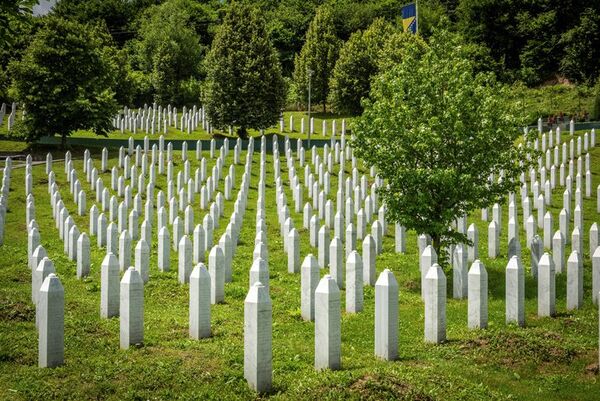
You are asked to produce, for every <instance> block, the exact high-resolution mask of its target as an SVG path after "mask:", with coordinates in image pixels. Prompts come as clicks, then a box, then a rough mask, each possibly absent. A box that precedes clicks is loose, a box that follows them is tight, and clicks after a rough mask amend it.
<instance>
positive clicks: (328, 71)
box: [294, 6, 340, 112]
mask: <svg viewBox="0 0 600 401" xmlns="http://www.w3.org/2000/svg"><path fill="white" fill-rule="evenodd" d="M339 48H340V40H339V39H338V37H337V36H336V33H335V24H334V19H333V13H332V11H331V9H330V8H329V7H327V6H322V7H319V9H318V10H317V14H316V15H315V18H314V19H313V20H312V22H311V23H310V26H309V27H308V32H306V41H305V42H304V46H302V50H301V51H300V54H299V55H298V56H296V59H295V62H294V82H295V84H296V89H297V91H298V95H300V96H301V98H300V99H299V100H300V101H301V102H303V103H304V102H306V100H307V98H308V84H309V74H310V73H311V72H312V75H311V77H310V85H311V101H312V102H314V103H316V104H319V103H320V104H321V105H322V106H323V112H325V111H326V110H327V106H326V103H327V96H328V95H329V79H330V78H331V75H332V72H333V68H334V67H335V62H336V60H337V57H338V52H339Z"/></svg>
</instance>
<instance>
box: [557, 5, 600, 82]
mask: <svg viewBox="0 0 600 401" xmlns="http://www.w3.org/2000/svg"><path fill="white" fill-rule="evenodd" d="M561 44H562V45H564V46H565V57H563V58H562V59H561V62H560V68H561V71H562V72H563V73H564V74H565V75H566V76H567V77H569V78H570V79H572V80H573V81H576V82H580V83H583V82H590V83H593V82H594V81H595V80H596V78H597V77H598V75H600V64H599V63H598V59H599V58H600V9H596V10H594V9H593V8H588V9H586V10H585V12H583V13H582V14H581V19H580V21H579V24H578V25H577V26H576V27H574V28H572V29H570V30H568V31H567V32H565V33H564V34H563V35H562V37H561Z"/></svg>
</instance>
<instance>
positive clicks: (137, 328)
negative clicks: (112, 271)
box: [119, 266, 144, 349]
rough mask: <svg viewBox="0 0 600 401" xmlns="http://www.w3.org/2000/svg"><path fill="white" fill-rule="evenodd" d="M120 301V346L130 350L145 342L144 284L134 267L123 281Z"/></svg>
mask: <svg viewBox="0 0 600 401" xmlns="http://www.w3.org/2000/svg"><path fill="white" fill-rule="evenodd" d="M120 300H121V302H120V307H119V315H120V318H119V319H120V320H119V323H120V346H121V349H128V348H129V346H130V345H135V344H140V343H142V342H143V341H144V282H143V281H142V277H141V276H140V274H139V273H138V272H137V270H135V269H134V268H133V266H131V267H129V268H128V269H127V271H126V272H125V274H124V275H123V279H122V280H121V288H120Z"/></svg>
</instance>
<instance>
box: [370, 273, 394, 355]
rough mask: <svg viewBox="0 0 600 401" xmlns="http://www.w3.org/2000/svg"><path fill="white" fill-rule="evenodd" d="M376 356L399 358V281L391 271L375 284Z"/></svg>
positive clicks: (382, 274)
mask: <svg viewBox="0 0 600 401" xmlns="http://www.w3.org/2000/svg"><path fill="white" fill-rule="evenodd" d="M375 355H376V356H378V357H379V358H381V359H385V360H388V361H391V360H395V359H397V358H398V281H396V277H394V274H393V273H392V272H391V271H390V270H389V269H385V270H384V271H383V272H382V273H381V274H380V275H379V278H378V279H377V282H376V283H375Z"/></svg>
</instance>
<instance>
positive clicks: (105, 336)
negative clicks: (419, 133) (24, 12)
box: [0, 149, 600, 400]
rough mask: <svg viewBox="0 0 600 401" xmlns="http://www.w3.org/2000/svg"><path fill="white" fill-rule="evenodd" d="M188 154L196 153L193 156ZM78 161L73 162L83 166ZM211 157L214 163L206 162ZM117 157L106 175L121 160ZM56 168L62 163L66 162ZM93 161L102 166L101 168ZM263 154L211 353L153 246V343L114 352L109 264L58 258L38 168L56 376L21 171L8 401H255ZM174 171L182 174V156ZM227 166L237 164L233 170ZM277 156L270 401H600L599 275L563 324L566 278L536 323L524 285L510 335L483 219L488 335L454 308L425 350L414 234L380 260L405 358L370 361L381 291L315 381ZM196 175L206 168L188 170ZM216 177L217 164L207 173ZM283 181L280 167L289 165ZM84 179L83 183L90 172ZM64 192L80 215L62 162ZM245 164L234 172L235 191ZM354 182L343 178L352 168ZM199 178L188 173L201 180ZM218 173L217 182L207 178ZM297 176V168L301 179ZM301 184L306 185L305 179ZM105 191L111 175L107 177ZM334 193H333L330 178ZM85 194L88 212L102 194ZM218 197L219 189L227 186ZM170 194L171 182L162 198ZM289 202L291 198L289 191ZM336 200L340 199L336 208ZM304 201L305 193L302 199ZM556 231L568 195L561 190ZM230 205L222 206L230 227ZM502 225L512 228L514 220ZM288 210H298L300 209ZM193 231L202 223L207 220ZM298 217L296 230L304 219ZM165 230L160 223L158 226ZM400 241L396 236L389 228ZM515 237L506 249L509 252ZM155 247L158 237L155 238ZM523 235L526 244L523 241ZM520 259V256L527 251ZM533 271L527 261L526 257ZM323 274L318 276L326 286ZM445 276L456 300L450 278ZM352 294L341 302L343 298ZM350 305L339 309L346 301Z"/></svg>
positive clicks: (271, 217) (348, 322) (1, 343)
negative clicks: (391, 279)
mask: <svg viewBox="0 0 600 401" xmlns="http://www.w3.org/2000/svg"><path fill="white" fill-rule="evenodd" d="M190 153H192V152H190ZM79 155H80V154H77V155H76V156H79ZM204 155H205V156H206V157H208V152H204ZM115 156H116V152H115V151H113V152H111V157H112V159H111V163H112V164H114V163H115V162H116V161H115V159H114V157H115ZM307 156H308V154H307ZM55 158H59V154H58V152H57V153H55ZM98 159H99V157H98V155H96V156H95V160H96V165H98ZM258 160H259V156H258V154H255V156H254V167H253V170H252V173H253V174H252V182H251V189H250V194H249V199H248V209H247V212H246V215H245V217H244V225H243V227H242V232H241V243H240V245H239V246H238V249H237V254H236V255H235V258H234V261H233V272H234V275H233V282H232V283H229V284H227V285H226V287H225V299H226V303H225V304H223V305H217V306H214V307H213V308H212V324H213V333H214V336H213V337H212V338H210V339H205V340H202V341H191V340H189V339H188V335H187V329H188V323H187V313H188V310H187V302H188V295H187V294H188V286H187V285H185V286H181V285H179V284H177V276H176V266H177V264H176V262H177V258H176V254H175V253H174V252H172V254H171V256H172V261H171V266H172V271H171V272H169V273H160V272H159V271H158V269H157V267H156V241H154V243H153V244H152V245H153V246H152V254H151V270H150V273H151V279H150V282H149V283H148V284H147V286H146V288H145V345H144V346H143V347H142V348H140V349H131V350H129V351H121V350H119V321H118V319H111V320H103V319H100V318H99V302H100V289H99V285H100V263H101V261H102V258H103V255H104V251H103V250H100V249H98V248H97V247H96V238H95V237H93V238H92V241H91V242H92V259H91V260H92V268H91V276H90V277H89V278H87V279H85V280H82V281H80V280H77V279H76V276H75V263H73V262H71V261H69V260H68V259H67V258H66V256H65V255H64V254H63V244H62V242H61V241H60V240H59V239H58V232H57V230H56V228H55V226H54V221H53V220H52V218H51V215H50V214H51V208H50V205H49V195H48V193H47V190H46V189H47V185H46V178H45V177H44V166H43V165H42V166H36V167H34V168H33V174H34V185H35V186H34V195H35V201H36V205H37V210H36V217H37V221H38V223H39V225H40V232H41V238H42V244H43V245H44V246H45V247H46V249H47V250H48V252H49V254H50V256H51V259H52V260H53V261H54V264H55V266H56V268H57V271H58V274H59V277H60V278H61V280H62V283H63V285H64V287H65V300H66V311H65V336H66V337H65V344H66V350H65V360H66V365H64V366H63V367H60V368H57V369H38V368H37V367H36V365H37V334H36V330H35V324H34V319H35V316H34V308H33V306H32V305H31V303H30V291H31V288H30V287H31V285H30V280H31V279H30V272H29V271H28V269H27V261H26V253H27V251H26V249H27V236H26V234H25V207H24V206H25V203H24V202H25V199H24V194H23V185H22V183H23V181H24V177H23V174H24V170H23V169H22V168H15V169H14V171H13V180H12V185H11V193H10V199H9V202H10V210H9V212H8V214H7V220H8V222H7V225H6V233H5V244H4V246H3V247H2V248H0V399H44V398H47V399H76V400H80V399H113V400H121V399H151V398H152V399H172V398H187V399H189V398H200V397H202V398H212V399H224V398H227V399H240V398H241V399H248V398H254V397H256V395H255V394H254V393H252V392H251V391H250V390H248V387H247V386H246V383H245V380H244V378H243V301H244V297H245V295H246V292H247V286H248V270H249V268H250V265H251V259H252V250H253V243H254V225H255V213H256V207H255V206H256V185H257V174H258ZM175 161H176V168H178V169H179V168H182V163H181V159H180V158H179V153H178V152H177V153H176V160H175ZM231 161H232V158H231V156H230V157H229V158H228V163H230V162H231ZM271 162H272V157H271V156H269V157H268V168H267V195H266V196H267V199H266V205H267V209H266V213H267V227H268V240H269V244H268V246H269V266H270V283H271V297H272V300H273V369H274V373H273V377H274V394H273V395H272V397H273V398H284V399H348V398H361V397H372V398H399V399H436V400H437V399H439V400H465V399H466V400H480V399H498V400H500V399H502V400H504V399H507V398H509V397H512V398H513V399H522V400H539V399H545V400H560V399H577V400H584V399H589V400H593V399H597V394H598V391H599V390H600V385H598V383H597V377H596V376H594V375H593V374H590V373H588V371H587V370H586V366H588V365H590V364H593V363H595V362H596V361H597V357H598V354H597V344H598V332H597V327H598V326H597V324H598V323H597V319H598V318H597V309H596V308H595V307H594V306H593V305H592V302H591V275H590V270H591V264H590V261H589V257H588V255H587V254H586V259H585V305H584V308H583V309H581V310H579V311H575V312H573V313H567V312H565V283H566V276H565V275H562V276H560V277H558V279H557V296H558V301H557V310H558V312H559V315H558V316H557V317H556V318H552V319H551V318H544V319H538V318H536V317H535V315H536V311H537V300H536V285H535V283H534V281H533V279H532V278H531V276H530V274H527V282H526V293H527V294H526V308H527V314H526V316H527V328H524V329H522V328H516V327H507V326H506V325H505V323H504V267H505V265H506V259H503V258H500V259H498V260H489V259H487V257H485V255H487V224H486V223H484V222H481V220H480V218H479V217H480V216H479V213H475V214H474V216H473V218H472V219H471V221H473V222H475V223H476V224H477V225H478V228H479V232H480V255H481V256H482V261H483V262H484V264H485V265H486V267H487V269H488V273H489V288H490V303H489V319H490V328H489V329H488V330H485V331H470V330H468V329H467V327H466V311H467V304H466V301H464V300H463V301H456V300H451V299H449V300H448V304H447V312H448V316H447V322H448V338H449V341H448V342H447V343H446V344H445V345H441V346H432V345H427V344H424V342H423V304H422V302H421V299H420V290H419V282H420V281H419V274H418V259H417V255H416V249H417V248H416V238H415V235H414V233H409V235H408V240H407V246H408V251H407V253H406V254H405V255H398V254H395V253H394V252H393V249H394V247H393V237H391V236H387V237H386V238H385V240H384V253H383V254H382V255H380V256H378V259H377V271H378V272H380V271H382V270H383V269H384V268H390V269H391V270H392V271H393V272H394V273H395V275H396V277H397V278H398V281H399V284H400V291H401V293H400V360H399V361H397V362H383V361H379V360H377V359H376V358H375V357H374V356H373V309H374V299H373V298H374V292H373V289H372V288H370V287H366V288H365V310H364V312H362V313H360V314H357V315H348V314H346V313H343V315H342V316H343V317H342V319H343V322H342V366H343V369H342V370H340V371H336V372H329V371H327V372H315V371H314V369H313V347H314V345H313V332H314V325H313V323H308V322H303V321H302V320H301V318H300V311H299V308H300V277H299V275H290V274H288V273H287V257H286V255H285V254H284V252H283V246H282V241H281V237H280V236H279V230H278V226H277V217H276V210H275V207H274V204H275V199H274V197H275V189H274V184H273V182H272V180H273V171H272V167H271V166H272V164H271ZM192 164H193V166H194V167H195V166H196V165H197V163H196V161H195V160H194V161H193V163H192ZM208 164H209V167H211V166H212V164H213V161H209V163H208ZM591 165H592V169H593V172H594V176H593V183H594V188H595V186H596V185H598V184H599V183H600V180H599V178H598V174H600V149H595V150H594V151H593V152H592V161H591ZM281 166H282V169H283V178H284V179H283V181H284V183H287V182H286V179H285V178H287V171H286V167H285V163H281ZM75 167H76V168H77V170H78V174H79V176H80V177H81V178H83V177H84V175H83V171H82V162H81V160H77V161H76V162H75ZM54 169H55V171H56V172H57V182H58V185H59V188H60V191H61V194H62V197H63V200H64V201H65V203H66V205H67V207H68V209H69V210H70V211H71V212H73V213H74V212H75V211H76V208H75V205H74V204H73V202H72V197H70V196H69V190H68V184H67V183H66V180H65V175H64V170H63V164H62V163H55V167H54ZM242 170H243V167H242V166H238V167H237V170H236V173H237V174H236V181H237V189H239V182H240V181H241V175H242ZM347 170H348V169H347ZM192 171H193V170H192ZM209 171H210V170H209ZM298 171H299V173H300V170H298ZM302 177H303V176H302ZM103 180H104V182H105V185H108V184H109V183H110V175H109V174H104V175H103ZM331 185H332V186H331V187H332V188H337V181H336V179H335V178H333V180H332V183H331ZM84 187H86V188H85V189H86V191H87V196H88V208H89V207H90V206H91V204H92V202H93V192H92V191H90V190H89V189H88V187H87V185H84ZM219 187H220V188H221V190H222V188H223V182H222V181H221V182H220V183H219ZM159 189H163V190H165V192H166V185H165V181H164V177H160V178H159V182H158V184H157V187H156V192H157V191H158V190H159ZM286 192H287V198H288V203H289V204H290V205H291V204H292V196H291V191H290V190H289V187H287V185H286ZM334 194H335V192H334V191H332V196H334ZM305 197H306V192H305ZM553 205H554V207H553V208H552V209H551V210H552V212H553V215H554V216H555V228H558V223H557V220H558V219H557V215H558V212H559V210H560V209H559V208H558V207H557V206H558V205H562V191H555V194H554V199H553ZM595 207H596V206H595V200H594V199H586V200H585V214H584V216H585V218H586V221H585V239H586V247H585V249H586V253H587V249H588V248H589V247H588V246H587V238H588V236H587V231H588V229H589V226H590V225H591V223H592V221H593V220H594V219H595V216H597V214H596V209H595ZM232 209H233V202H226V207H225V215H226V218H228V216H229V215H230V214H231V212H232ZM503 209H504V210H503V212H504V214H505V216H504V219H503V222H505V223H506V222H507V217H506V212H507V208H506V207H504V208H503ZM292 210H293V209H292ZM195 211H196V221H197V222H198V221H200V220H201V217H203V215H204V213H201V212H200V211H199V210H198V208H197V207H196V208H195ZM292 214H293V218H294V222H295V226H296V227H302V221H301V219H302V216H301V215H300V214H294V213H292ZM73 217H74V219H75V221H76V223H77V225H78V227H79V228H80V230H82V231H83V230H85V231H87V230H88V217H87V216H85V217H79V216H77V215H76V213H74V215H73ZM225 221H226V220H225V218H223V219H221V227H220V228H219V229H217V230H216V232H215V239H218V238H219V236H220V235H221V233H222V232H223V231H224V229H225V224H223V223H224V222H225ZM155 225H156V224H154V226H155ZM389 231H390V233H391V234H393V227H392V226H390V227H389ZM506 234H507V230H506V226H504V227H503V233H502V238H501V244H502V252H503V254H504V255H505V254H506V250H507V249H506V248H507V246H506V243H507V240H506ZM153 238H156V230H154V232H153ZM524 238H525V233H524V232H523V231H522V232H521V239H523V240H524ZM300 241H301V257H304V256H305V255H306V254H308V253H309V252H313V253H314V254H316V250H315V249H311V248H310V245H309V243H308V232H307V231H306V230H304V229H301V230H300ZM523 249H525V247H524V246H523ZM524 255H525V258H524V260H525V262H524V264H525V265H526V266H528V265H529V263H528V260H529V258H528V254H527V253H526V252H524ZM324 273H325V272H323V274H324ZM446 273H447V276H448V289H449V293H450V294H451V292H452V290H451V288H452V278H451V276H452V274H451V270H447V271H446ZM343 299H344V296H343V294H342V300H343ZM342 305H343V301H342Z"/></svg>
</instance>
